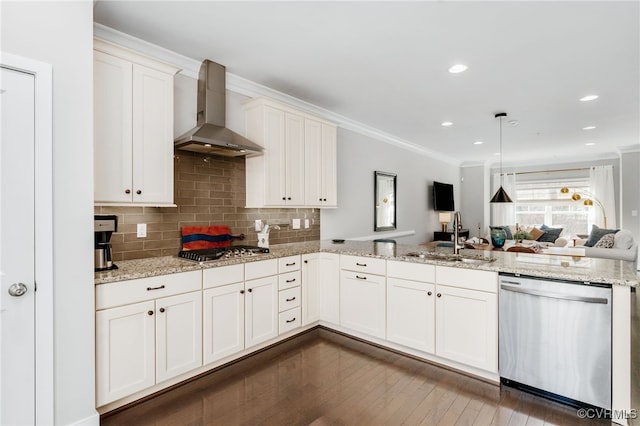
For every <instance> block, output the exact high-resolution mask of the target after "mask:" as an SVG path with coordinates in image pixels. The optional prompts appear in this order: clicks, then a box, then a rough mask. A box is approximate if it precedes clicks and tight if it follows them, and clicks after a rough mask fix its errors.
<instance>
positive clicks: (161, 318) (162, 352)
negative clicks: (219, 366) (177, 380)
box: [156, 291, 202, 383]
mask: <svg viewBox="0 0 640 426" xmlns="http://www.w3.org/2000/svg"><path fill="white" fill-rule="evenodd" d="M201 365H202V292H201V291H193V292H191V293H185V294H178V295H176V296H171V297H165V298H164V299H158V300H157V301H156V381H157V382H158V383H160V382H161V381H163V380H167V379H170V378H171V377H175V376H177V375H179V374H182V373H186V372H187V371H190V370H193V369H194V368H198V367H200V366H201Z"/></svg>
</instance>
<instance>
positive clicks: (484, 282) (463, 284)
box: [436, 266, 498, 293]
mask: <svg viewBox="0 0 640 426" xmlns="http://www.w3.org/2000/svg"><path fill="white" fill-rule="evenodd" d="M436 284H441V285H448V286H451V287H458V288H466V289H469V290H479V291H487V292H490V293H497V292H498V274H497V273H495V272H491V271H478V270H474V269H463V268H451V267H447V266H436Z"/></svg>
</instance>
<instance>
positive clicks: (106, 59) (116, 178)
mask: <svg viewBox="0 0 640 426" xmlns="http://www.w3.org/2000/svg"><path fill="white" fill-rule="evenodd" d="M93 79H94V86H93V105H94V109H93V140H94V147H93V150H94V168H93V169H94V179H95V182H94V197H95V201H96V202H122V203H125V202H131V200H132V198H131V197H132V195H131V194H132V187H131V181H132V178H133V176H132V169H131V166H132V151H131V150H132V122H131V92H132V84H133V83H132V81H133V80H132V64H131V62H129V61H125V60H123V59H120V58H117V57H115V56H111V55H108V54H106V53H103V52H99V51H94V53H93ZM127 191H128V193H127Z"/></svg>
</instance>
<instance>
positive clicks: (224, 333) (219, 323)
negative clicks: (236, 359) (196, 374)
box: [202, 282, 245, 364]
mask: <svg viewBox="0 0 640 426" xmlns="http://www.w3.org/2000/svg"><path fill="white" fill-rule="evenodd" d="M244 294H245V291H244V282H240V283H235V284H229V285H223V286H220V287H213V288H209V289H207V290H205V291H204V292H203V296H202V297H203V306H204V308H203V318H204V321H203V323H204V325H203V331H204V338H203V342H204V343H203V344H204V363H205V364H208V363H210V362H213V361H217V360H219V359H222V358H224V357H227V356H229V355H233V354H235V353H237V352H240V351H241V350H243V349H244Z"/></svg>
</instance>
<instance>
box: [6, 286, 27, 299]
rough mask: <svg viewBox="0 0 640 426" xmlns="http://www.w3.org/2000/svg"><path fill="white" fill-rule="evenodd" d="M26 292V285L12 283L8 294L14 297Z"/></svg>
mask: <svg viewBox="0 0 640 426" xmlns="http://www.w3.org/2000/svg"><path fill="white" fill-rule="evenodd" d="M26 292H27V286H26V285H24V284H22V283H13V284H11V287H9V294H10V295H11V296H14V297H20V296H22V295H23V294H25V293H26Z"/></svg>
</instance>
